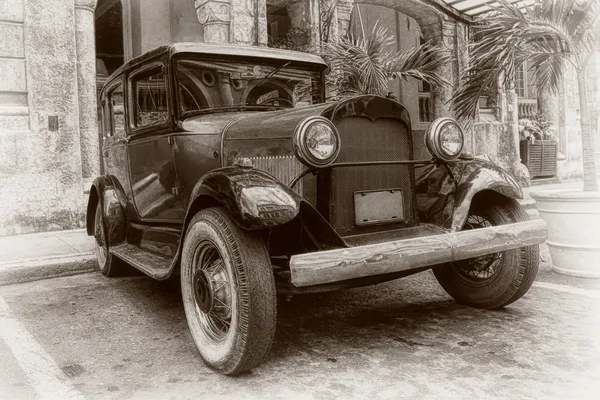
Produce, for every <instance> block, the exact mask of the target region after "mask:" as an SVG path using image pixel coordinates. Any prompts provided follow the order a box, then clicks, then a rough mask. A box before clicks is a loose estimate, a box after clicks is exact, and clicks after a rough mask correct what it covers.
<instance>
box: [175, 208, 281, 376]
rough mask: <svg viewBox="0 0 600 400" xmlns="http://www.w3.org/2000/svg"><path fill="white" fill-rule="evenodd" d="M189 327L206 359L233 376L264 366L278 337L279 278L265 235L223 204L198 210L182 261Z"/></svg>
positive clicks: (183, 289) (185, 304)
mask: <svg viewBox="0 0 600 400" xmlns="http://www.w3.org/2000/svg"><path fill="white" fill-rule="evenodd" d="M181 291H182V297H183V304H184V308H185V314H186V317H187V321H188V325H189V328H190V332H191V333H192V337H193V339H194V342H195V343H196V347H197V348H198V351H199V352H200V355H201V356H202V358H203V359H204V361H205V362H206V363H207V364H208V365H209V366H211V367H212V368H215V369H216V370H218V371H219V372H221V373H224V374H228V375H233V374H239V373H242V372H244V371H247V370H249V369H251V368H253V367H255V366H257V365H258V364H260V363H261V362H262V361H263V360H264V359H265V358H266V356H267V355H268V353H269V350H270V349H271V344H272V343H273V338H274V336H275V324H276V306H277V303H276V295H275V280H274V277H273V271H272V267H271V263H270V258H269V254H268V252H267V249H266V247H265V245H264V242H263V241H262V239H261V238H260V237H257V236H254V235H252V234H250V233H249V232H246V231H244V230H242V229H241V228H239V227H238V226H237V225H236V224H235V223H234V222H233V221H232V220H231V218H230V217H229V216H228V215H227V214H226V213H225V211H224V210H223V209H221V208H210V209H206V210H203V211H201V212H199V213H198V214H196V216H195V217H194V218H193V219H192V221H191V222H190V226H189V228H188V231H187V234H186V237H185V241H184V244H183V252H182V259H181Z"/></svg>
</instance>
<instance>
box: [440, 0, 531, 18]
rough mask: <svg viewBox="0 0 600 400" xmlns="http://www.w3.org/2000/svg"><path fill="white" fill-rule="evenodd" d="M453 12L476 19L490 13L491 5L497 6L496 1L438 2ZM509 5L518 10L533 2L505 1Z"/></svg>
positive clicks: (523, 0)
mask: <svg viewBox="0 0 600 400" xmlns="http://www.w3.org/2000/svg"><path fill="white" fill-rule="evenodd" d="M440 1H441V2H442V3H444V4H446V5H447V6H449V7H450V8H453V9H454V10H456V11H458V12H460V13H462V14H466V15H468V16H470V17H476V16H478V15H481V14H483V13H485V12H487V11H490V10H491V8H490V6H491V5H497V4H498V2H497V1H496V0H440ZM507 1H508V2H510V3H513V4H518V5H519V8H524V7H528V6H530V5H532V4H534V3H535V0H507Z"/></svg>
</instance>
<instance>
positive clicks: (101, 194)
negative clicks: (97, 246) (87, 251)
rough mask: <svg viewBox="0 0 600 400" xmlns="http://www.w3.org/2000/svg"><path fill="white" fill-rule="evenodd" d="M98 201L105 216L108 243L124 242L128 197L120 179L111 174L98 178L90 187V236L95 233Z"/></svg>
mask: <svg viewBox="0 0 600 400" xmlns="http://www.w3.org/2000/svg"><path fill="white" fill-rule="evenodd" d="M98 203H100V207H101V209H102V213H103V216H104V237H105V238H106V240H107V244H108V245H109V246H115V245H117V244H120V243H123V242H124V241H125V238H126V236H127V218H126V216H125V209H126V207H127V198H126V196H125V193H124V191H123V189H122V187H121V185H119V183H118V181H117V180H116V179H114V178H113V177H111V176H109V175H104V176H99V177H98V178H96V179H95V180H94V182H93V183H92V187H91V188H90V197H89V200H88V206H87V217H86V227H87V234H88V235H90V236H92V235H94V230H95V227H94V224H95V217H96V206H97V205H98Z"/></svg>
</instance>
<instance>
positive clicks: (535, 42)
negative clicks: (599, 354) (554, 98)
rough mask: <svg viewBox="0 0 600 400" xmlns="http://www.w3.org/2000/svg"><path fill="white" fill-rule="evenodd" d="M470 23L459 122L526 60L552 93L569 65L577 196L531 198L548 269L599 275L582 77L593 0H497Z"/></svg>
mask: <svg viewBox="0 0 600 400" xmlns="http://www.w3.org/2000/svg"><path fill="white" fill-rule="evenodd" d="M489 7H490V8H491V11H490V12H489V13H487V14H486V15H483V16H482V17H480V18H479V19H478V20H477V21H476V23H475V24H474V26H473V30H474V31H475V32H474V35H473V37H474V38H475V40H474V42H473V44H472V47H471V48H470V54H469V59H470V63H469V67H468V69H467V71H466V74H465V77H464V80H463V84H462V85H461V87H460V88H459V89H458V91H457V94H456V96H455V97H454V98H453V105H454V109H455V110H456V113H457V116H458V117H459V118H474V117H475V116H476V113H477V103H478V98H479V95H480V94H481V91H482V90H483V88H485V87H489V86H491V85H492V84H494V83H495V82H497V81H499V80H501V79H502V77H504V78H503V79H504V84H505V85H506V84H510V83H511V82H512V81H513V80H514V75H515V70H516V66H517V65H520V64H521V63H522V62H523V61H525V60H528V61H529V65H532V66H534V67H533V69H532V70H531V73H532V74H533V75H534V76H535V78H536V82H537V83H538V86H539V87H540V88H541V89H549V90H551V91H553V92H555V93H556V92H557V91H558V83H559V81H560V80H561V79H562V78H563V74H564V69H565V66H566V65H569V66H571V67H572V68H574V70H575V72H576V75H577V84H578V88H579V106H580V107H579V108H580V113H581V119H580V124H581V138H582V158H583V176H584V179H583V191H581V190H568V189H566V188H565V189H561V190H556V191H553V192H550V191H546V192H537V193H532V194H531V197H533V198H534V199H535V200H536V201H537V205H538V209H539V212H540V216H541V217H542V218H543V219H545V220H546V222H547V223H548V242H547V243H548V247H549V248H550V253H551V255H552V260H553V263H554V265H555V269H556V271H558V272H561V273H566V274H570V275H576V276H586V277H600V263H599V262H598V260H600V245H599V243H598V238H599V237H600V193H599V192H598V182H597V178H596V167H595V162H594V153H593V141H592V132H591V124H590V113H589V108H588V101H587V90H586V72H587V68H588V66H589V64H590V62H591V61H592V57H593V56H594V54H595V52H597V51H598V50H599V44H600V30H599V29H598V26H599V24H600V0H578V1H572V0H541V1H537V2H535V4H534V5H532V6H528V7H524V6H523V5H521V3H518V2H517V3H512V4H511V3H509V2H507V1H506V0H498V2H497V4H495V5H494V4H490V5H489Z"/></svg>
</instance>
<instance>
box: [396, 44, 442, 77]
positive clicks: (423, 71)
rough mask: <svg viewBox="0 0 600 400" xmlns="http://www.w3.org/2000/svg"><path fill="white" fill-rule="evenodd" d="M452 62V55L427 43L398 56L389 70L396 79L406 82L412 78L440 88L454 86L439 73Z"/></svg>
mask: <svg viewBox="0 0 600 400" xmlns="http://www.w3.org/2000/svg"><path fill="white" fill-rule="evenodd" d="M451 60H452V57H451V55H450V54H449V53H448V52H447V51H445V50H443V49H442V48H441V47H438V46H431V45H430V44H429V43H425V44H422V45H420V46H416V47H413V48H412V49H408V50H406V51H404V52H402V53H398V54H396V55H395V56H394V57H393V59H392V60H390V63H389V67H388V68H389V70H390V72H391V73H392V76H393V77H395V78H399V79H403V80H406V79H407V78H409V77H410V78H416V79H421V80H424V81H426V82H428V83H432V84H434V85H438V86H443V85H452V83H451V82H450V81H449V80H448V79H446V78H445V77H444V76H443V75H442V74H440V73H439V71H440V68H442V67H443V66H444V65H446V64H448V63H450V62H451Z"/></svg>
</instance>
